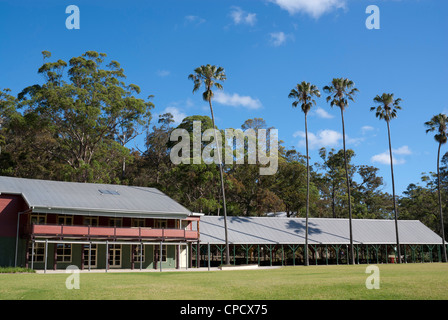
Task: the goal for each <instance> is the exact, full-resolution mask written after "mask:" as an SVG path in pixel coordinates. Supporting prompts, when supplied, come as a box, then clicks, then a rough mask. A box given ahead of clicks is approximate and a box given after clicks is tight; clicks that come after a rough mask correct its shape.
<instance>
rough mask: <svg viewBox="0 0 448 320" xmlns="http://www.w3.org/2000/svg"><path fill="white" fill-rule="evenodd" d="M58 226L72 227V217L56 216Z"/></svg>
mask: <svg viewBox="0 0 448 320" xmlns="http://www.w3.org/2000/svg"><path fill="white" fill-rule="evenodd" d="M58 224H59V225H61V224H63V225H64V226H72V225H73V216H58Z"/></svg>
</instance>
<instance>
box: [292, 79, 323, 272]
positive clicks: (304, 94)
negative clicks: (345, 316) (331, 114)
mask: <svg viewBox="0 0 448 320" xmlns="http://www.w3.org/2000/svg"><path fill="white" fill-rule="evenodd" d="M314 97H320V91H319V89H318V88H317V87H316V86H315V85H313V84H311V83H309V82H305V81H302V83H298V84H297V85H296V86H295V88H293V89H292V90H291V92H290V93H289V95H288V98H290V99H295V100H294V102H293V103H292V106H293V108H297V106H298V105H299V104H300V108H301V109H302V111H303V113H304V114H305V141H306V218H305V221H306V223H305V253H304V255H305V265H306V266H307V265H308V264H309V258H308V217H309V211H310V157H309V152H308V122H307V116H308V112H309V111H310V110H311V108H312V107H313V105H316V100H314Z"/></svg>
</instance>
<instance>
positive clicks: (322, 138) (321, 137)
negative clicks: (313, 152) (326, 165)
mask: <svg viewBox="0 0 448 320" xmlns="http://www.w3.org/2000/svg"><path fill="white" fill-rule="evenodd" d="M293 136H294V137H300V138H302V140H300V141H299V146H301V147H303V146H305V145H306V140H305V138H306V136H305V132H303V131H297V132H296V133H294V135H293ZM341 140H342V134H341V133H339V132H337V131H334V130H330V129H325V130H320V131H319V132H317V134H314V133H312V132H308V146H309V147H310V148H311V149H316V148H322V147H335V146H337V145H339V143H340V141H341Z"/></svg>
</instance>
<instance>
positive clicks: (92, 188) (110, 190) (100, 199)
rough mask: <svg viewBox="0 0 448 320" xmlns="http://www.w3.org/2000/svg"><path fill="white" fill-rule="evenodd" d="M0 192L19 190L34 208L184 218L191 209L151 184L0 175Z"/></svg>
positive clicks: (38, 209) (53, 211) (62, 211)
mask: <svg viewBox="0 0 448 320" xmlns="http://www.w3.org/2000/svg"><path fill="white" fill-rule="evenodd" d="M0 193H3V194H20V195H22V196H23V198H24V199H25V201H26V203H27V205H28V207H30V208H32V209H33V212H40V213H60V214H81V215H92V216H100V215H108V216H111V215H115V216H121V217H126V216H129V217H147V216H148V215H150V216H151V217H163V218H185V217H187V216H189V215H190V214H191V212H190V211H189V210H188V209H186V208H185V207H183V206H182V205H180V204H179V203H177V202H176V201H174V200H173V199H171V198H170V197H168V196H167V195H165V194H164V193H162V192H161V191H159V190H157V189H154V188H145V187H132V186H123V185H110V184H96V183H77V182H61V181H48V180H35V179H22V178H12V177H2V176H0Z"/></svg>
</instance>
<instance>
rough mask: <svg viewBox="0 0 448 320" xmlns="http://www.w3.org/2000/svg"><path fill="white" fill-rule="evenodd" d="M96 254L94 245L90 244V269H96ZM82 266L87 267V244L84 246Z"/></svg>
mask: <svg viewBox="0 0 448 320" xmlns="http://www.w3.org/2000/svg"><path fill="white" fill-rule="evenodd" d="M97 252H98V250H97V246H96V244H92V246H91V250H90V266H91V267H92V268H95V267H96V257H97ZM84 266H85V267H88V266H89V245H88V244H85V245H84Z"/></svg>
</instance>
